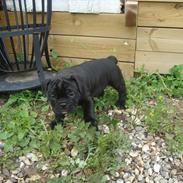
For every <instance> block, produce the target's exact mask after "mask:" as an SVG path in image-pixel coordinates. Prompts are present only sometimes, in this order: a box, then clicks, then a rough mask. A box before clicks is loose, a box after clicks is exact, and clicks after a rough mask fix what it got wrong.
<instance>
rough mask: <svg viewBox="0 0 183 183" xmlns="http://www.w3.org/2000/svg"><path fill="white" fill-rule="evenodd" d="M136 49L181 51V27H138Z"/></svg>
mask: <svg viewBox="0 0 183 183" xmlns="http://www.w3.org/2000/svg"><path fill="white" fill-rule="evenodd" d="M137 50H144V51H162V52H180V53H183V29H171V28H145V27H138V30H137Z"/></svg>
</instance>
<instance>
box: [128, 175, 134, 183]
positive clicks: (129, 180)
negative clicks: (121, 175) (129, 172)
mask: <svg viewBox="0 0 183 183" xmlns="http://www.w3.org/2000/svg"><path fill="white" fill-rule="evenodd" d="M134 179H135V176H130V177H128V179H127V182H129V183H132V182H133V181H134Z"/></svg>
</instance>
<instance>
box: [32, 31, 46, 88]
mask: <svg viewBox="0 0 183 183" xmlns="http://www.w3.org/2000/svg"><path fill="white" fill-rule="evenodd" d="M33 42H34V48H35V52H34V53H35V63H36V68H37V73H38V76H39V80H40V83H41V87H42V89H43V83H44V81H45V75H44V71H43V67H42V63H41V52H40V44H39V33H34V35H33ZM43 91H44V90H43Z"/></svg>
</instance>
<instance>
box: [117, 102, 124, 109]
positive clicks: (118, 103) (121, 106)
mask: <svg viewBox="0 0 183 183" xmlns="http://www.w3.org/2000/svg"><path fill="white" fill-rule="evenodd" d="M116 106H117V107H119V108H120V109H126V106H125V104H124V102H121V101H117V102H116Z"/></svg>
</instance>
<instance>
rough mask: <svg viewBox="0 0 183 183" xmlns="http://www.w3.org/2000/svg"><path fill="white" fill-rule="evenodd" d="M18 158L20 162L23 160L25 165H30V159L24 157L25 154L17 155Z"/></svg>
mask: <svg viewBox="0 0 183 183" xmlns="http://www.w3.org/2000/svg"><path fill="white" fill-rule="evenodd" d="M19 160H20V161H22V162H24V163H25V164H26V165H27V166H30V165H31V164H32V163H31V162H30V160H29V159H28V158H27V157H25V156H21V157H19Z"/></svg>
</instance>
